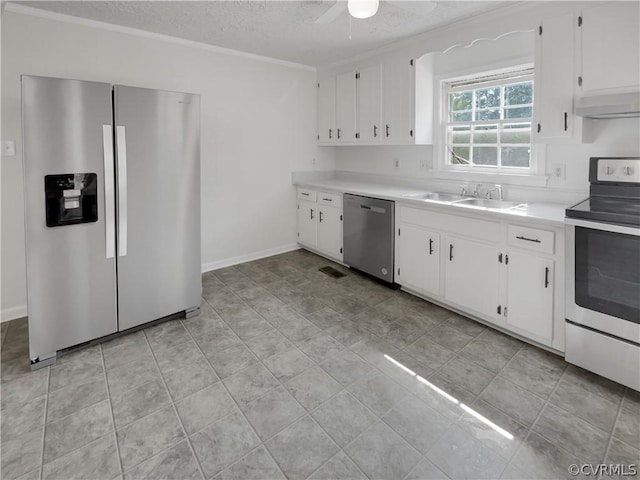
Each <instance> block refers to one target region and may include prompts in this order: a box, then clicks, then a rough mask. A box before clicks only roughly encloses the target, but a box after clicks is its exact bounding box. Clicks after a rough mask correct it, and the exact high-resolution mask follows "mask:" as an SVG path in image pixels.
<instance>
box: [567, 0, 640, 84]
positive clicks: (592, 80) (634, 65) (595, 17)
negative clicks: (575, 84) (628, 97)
mask: <svg viewBox="0 0 640 480" xmlns="http://www.w3.org/2000/svg"><path fill="white" fill-rule="evenodd" d="M578 23H579V27H578V28H579V29H580V37H581V44H582V45H581V53H582V73H581V75H580V77H581V84H582V85H581V92H582V94H584V95H592V94H599V93H615V92H626V91H638V90H640V54H639V49H640V3H639V2H637V1H633V2H605V3H604V4H601V5H597V6H593V7H588V8H585V9H584V10H583V12H582V16H581V17H580V19H579V22H578Z"/></svg>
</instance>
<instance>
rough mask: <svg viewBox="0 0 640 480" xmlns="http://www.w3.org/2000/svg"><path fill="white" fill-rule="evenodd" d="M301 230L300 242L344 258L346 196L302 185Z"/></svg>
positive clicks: (298, 220) (314, 249)
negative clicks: (343, 226) (343, 208)
mask: <svg viewBox="0 0 640 480" xmlns="http://www.w3.org/2000/svg"><path fill="white" fill-rule="evenodd" d="M297 230H298V234H297V239H298V243H299V244H300V245H302V246H304V247H308V248H309V249H311V250H313V251H315V252H317V253H320V254H322V255H324V256H326V257H330V258H332V259H333V260H338V261H339V262H342V196H341V195H337V194H335V193H327V192H316V191H315V190H308V189H303V188H299V189H298V216H297Z"/></svg>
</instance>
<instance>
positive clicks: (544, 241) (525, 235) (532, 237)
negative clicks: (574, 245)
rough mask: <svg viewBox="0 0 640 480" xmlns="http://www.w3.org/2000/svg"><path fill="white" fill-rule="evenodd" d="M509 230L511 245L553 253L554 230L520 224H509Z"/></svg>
mask: <svg viewBox="0 0 640 480" xmlns="http://www.w3.org/2000/svg"><path fill="white" fill-rule="evenodd" d="M507 232H508V233H507V235H508V237H509V239H508V242H509V245H511V246H513V247H518V248H526V249H527V250H534V251H536V252H543V253H549V254H553V250H554V237H555V234H554V232H550V231H548V230H540V229H538V228H529V227H520V226H518V225H509V227H508V230H507Z"/></svg>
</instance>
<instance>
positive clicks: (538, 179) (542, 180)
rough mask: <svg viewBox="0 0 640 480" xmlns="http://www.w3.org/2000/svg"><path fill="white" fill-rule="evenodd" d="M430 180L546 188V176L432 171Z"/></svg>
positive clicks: (547, 178)
mask: <svg viewBox="0 0 640 480" xmlns="http://www.w3.org/2000/svg"><path fill="white" fill-rule="evenodd" d="M429 178H432V179H434V180H455V181H459V182H470V183H497V184H501V185H520V186H526V187H546V186H547V182H548V180H549V177H548V176H546V175H525V174H522V173H520V174H518V173H497V172H470V171H468V170H431V171H430V172H429Z"/></svg>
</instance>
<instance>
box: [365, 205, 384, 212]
mask: <svg viewBox="0 0 640 480" xmlns="http://www.w3.org/2000/svg"><path fill="white" fill-rule="evenodd" d="M360 208H364V209H365V210H369V211H370V212H374V213H386V209H384V208H380V207H371V206H369V205H365V204H363V203H361V204H360Z"/></svg>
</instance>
